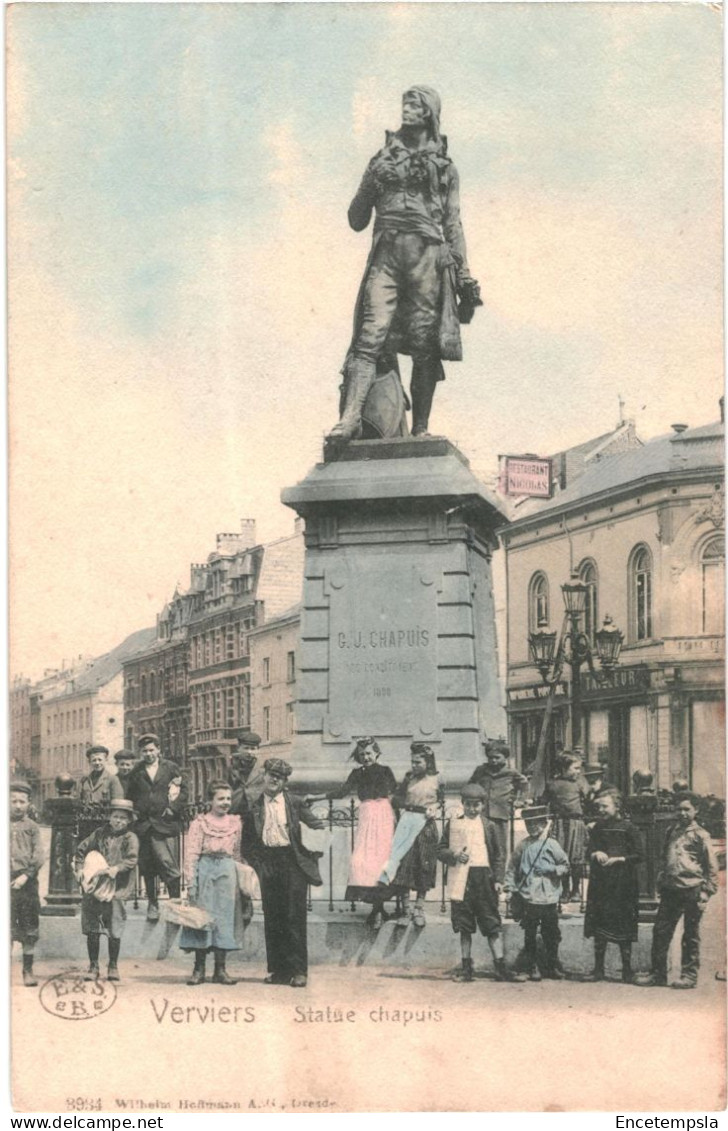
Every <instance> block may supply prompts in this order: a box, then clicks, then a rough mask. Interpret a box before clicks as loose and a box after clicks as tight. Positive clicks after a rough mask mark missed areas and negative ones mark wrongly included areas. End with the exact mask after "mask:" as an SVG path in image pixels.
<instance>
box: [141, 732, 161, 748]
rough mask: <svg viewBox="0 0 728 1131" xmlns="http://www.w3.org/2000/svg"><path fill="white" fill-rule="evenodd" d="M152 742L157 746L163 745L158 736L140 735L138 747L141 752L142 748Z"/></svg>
mask: <svg viewBox="0 0 728 1131" xmlns="http://www.w3.org/2000/svg"><path fill="white" fill-rule="evenodd" d="M150 742H153V743H154V745H155V746H161V745H162V744H161V742H160V741H159V735H158V734H140V735H139V738H138V740H137V746H138V747H139V749H140V750H141V748H142V746H147V745H148V744H149V743H150Z"/></svg>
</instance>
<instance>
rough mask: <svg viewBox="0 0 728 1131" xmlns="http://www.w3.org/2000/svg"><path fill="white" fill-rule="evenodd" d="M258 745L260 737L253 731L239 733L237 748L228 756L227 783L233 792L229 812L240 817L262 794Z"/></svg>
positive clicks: (261, 773) (261, 771) (261, 772)
mask: <svg viewBox="0 0 728 1131" xmlns="http://www.w3.org/2000/svg"><path fill="white" fill-rule="evenodd" d="M260 743H261V738H260V735H258V734H256V733H255V731H252V730H244V731H241V732H240V734H239V736H238V748H237V750H236V751H235V752H234V753H233V754H232V755H231V756H230V774H229V776H228V782H229V784H230V788H231V789H232V791H233V804H232V808H231V810H230V812H231V813H237V814H238V815H239V816H241V817H242V816H243V814H244V813H245V810H246V809H247V808H248V807H249V806H250V805H252V804H253V803H254V802H255V801H257V800H258V798H259V797H260V795H261V793H262V792H263V768H262V767H261V766H259V765H258V747H259V746H260Z"/></svg>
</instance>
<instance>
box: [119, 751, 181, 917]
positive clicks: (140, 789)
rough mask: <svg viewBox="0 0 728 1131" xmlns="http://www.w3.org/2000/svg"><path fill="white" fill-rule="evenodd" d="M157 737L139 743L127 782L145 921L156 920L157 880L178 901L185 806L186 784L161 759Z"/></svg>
mask: <svg viewBox="0 0 728 1131" xmlns="http://www.w3.org/2000/svg"><path fill="white" fill-rule="evenodd" d="M160 752H161V751H160V744H159V739H158V737H157V735H156V734H143V735H142V736H141V738H140V739H139V753H140V755H141V759H142V760H141V762H140V763H139V764H138V765H137V766H135V767H134V769H133V770H132V771H131V773H130V774H129V777H128V778H127V782H126V796H127V798H128V799H129V801H131V802H133V804H134V808H135V810H136V812H137V814H138V821H137V824H136V827H135V829H134V831H135V833H136V834H137V836H138V837H139V871H140V872H141V874H142V877H143V879H144V886H145V888H146V891H147V899H148V901H149V905H148V908H147V919H148V920H149V922H150V923H155V922H156V921H157V919H159V905H158V902H157V898H158V897H157V885H156V880H157V877H159V878H160V879H162V880H163V881H164V883H165V885H166V887H167V891H168V892H169V894H170V897H171V898H172V899H179V895H180V882H181V872H180V866H179V837H180V833H181V831H182V812H183V809H184V806H185V804H186V802H187V784H186V782H185V780H184V777H183V775H182V770H181V769H180V768H179V766H178V765H177V763H176V762H170V761H168V760H167V759H166V758H160Z"/></svg>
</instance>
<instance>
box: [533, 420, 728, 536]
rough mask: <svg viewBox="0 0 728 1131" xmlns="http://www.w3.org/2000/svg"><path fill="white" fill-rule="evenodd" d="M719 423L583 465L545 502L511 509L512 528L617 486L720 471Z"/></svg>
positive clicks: (721, 430)
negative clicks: (577, 475)
mask: <svg viewBox="0 0 728 1131" xmlns="http://www.w3.org/2000/svg"><path fill="white" fill-rule="evenodd" d="M724 433H725V427H724V425H723V423H722V421H718V422H715V423H712V424H705V425H701V426H700V427H697V428H687V429H685V430H684V431H682V432H675V431H673V432H670V433H669V434H668V435H666V436H658V437H657V438H656V439H654V440H650V441H649V442H647V443H646V444H643V445H642V447H639V448H632V449H630V450H628V451H624V452H619V453H616V454H614V455H610V456H609V458H607V459H604V460H599V459H596V460H594V461H593V462H591V463H589V464H588V465H587V466H586V468H585V470H584V473H583V474H582V475H581V476H580V477H579V478H578V479H576V480H575V481H574V482H573V483H571V484H569V485H568V486H567V487H566V488H565V489H564V490H563V491H559V492H558V493H557V494H555V495H554V497H553V498H551V499H546V500H540V499H527V500H524V501H523V502H522V503H521V504H520V505H519V506H517V507H516V508H515V513H514V518H513V523H512V524H513V525H516V524H518V523H519V522H521V521H525V520H526V519H527V518H532V517H534V516H536V515H541V514H545V513H548V512H549V511H554V510H560V509H562V508H568V507H570V506H574V505H576V504H578V503H582V502H585V501H586V500H587V499H592V498H598V497H599V496H602V495H605V494H608V493H609V492H612V491H618V490H619V489H620V488H627V487H629V486H631V485H635V486H636V485H637V484H641V483H644V482H645V481H649V480H653V479H663V478H672V477H675V476H680V475H682V474H684V473H686V472H696V471H698V472H699V471H708V470H710V469H713V468H714V469H716V471H718V470H721V472H722V468H723V463H724Z"/></svg>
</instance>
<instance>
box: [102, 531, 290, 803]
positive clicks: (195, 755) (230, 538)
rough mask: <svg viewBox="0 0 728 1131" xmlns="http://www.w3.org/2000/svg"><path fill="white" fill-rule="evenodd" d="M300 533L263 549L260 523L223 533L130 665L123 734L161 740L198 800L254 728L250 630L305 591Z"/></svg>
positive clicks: (128, 741) (130, 742)
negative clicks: (147, 734)
mask: <svg viewBox="0 0 728 1131" xmlns="http://www.w3.org/2000/svg"><path fill="white" fill-rule="evenodd" d="M302 572H303V536H302V533H301V531H300V529H299V528H296V529H295V531H294V533H293V534H292V535H290V536H289V537H286V538H280V539H278V540H276V541H274V542H269V543H266V544H260V543H256V530H255V523H254V522H253V521H252V520H249V519H245V520H243V523H242V529H241V531H240V533H237V534H219V535H218V536H217V539H216V546H215V550H214V551H213V553H211V554H210V556H209V557H208V559H207V561H206V562H203V563H195V564H193V565H192V566H191V568H190V587H189V589H188V590H187V592H185V593H179V592H177V593H175V595H174V597H173V598H172V600H171V601H170V602H169V604H168V605H167V606H165V608H164V609H163V611H162V613H161V614H160V616H159V618H158V622H157V632H156V637H155V639H154V640H153V642H152V643H151V644H150V646H149V647H148V648H147V649H146V651H145V652H144V653H143V654H140V655H137V656H135V657H134V658H133V659H132V660H130V661H129V662H128V663H127V664H125V666H124V736H125V745H126V746H127V747H129V748H131V749H135V748H136V743H137V741H138V738H139V736H140V735H141V734H143V733H145V732H148V731H151V732H153V733H155V734H158V735H159V737H160V739H161V742H162V752H163V755H164V756H165V757H169V758H173V759H174V760H175V761H177V762H178V763H179V764H180V765H182V766H183V767H184V768H185V769H186V770H187V772H188V776H189V783H190V789H191V795H192V796H193V797H195V798H203V797H204V795H205V790H206V787H207V784H208V783H209V782H210V781H211V780H212V779H213V778H215V777H219V776H221V775H222V776H225V775H226V774H227V769H228V764H229V758H230V753H231V752H232V751H233V750H234V749H235V748H236V747H237V744H238V736H239V734H240V732H241V731H243V730H255V729H257V728H256V726H255V725H254V724H253V721H252V705H251V678H250V672H251V657H250V639H249V638H250V633H251V631H252V630H253V629H255V628H256V627H257V626H258V625H260V624H262V623H263V622H264V620H265V619H266V618H267V617H269V616H272V617H275V616H277V615H278V614H280V613H281V612H283V611H284V610H285V609H286V608H288V607H290V606H291V605H292V604H293V603H294V602H295V600H296V599H297V597H298V596H299V595H300V591H301V581H302Z"/></svg>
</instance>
